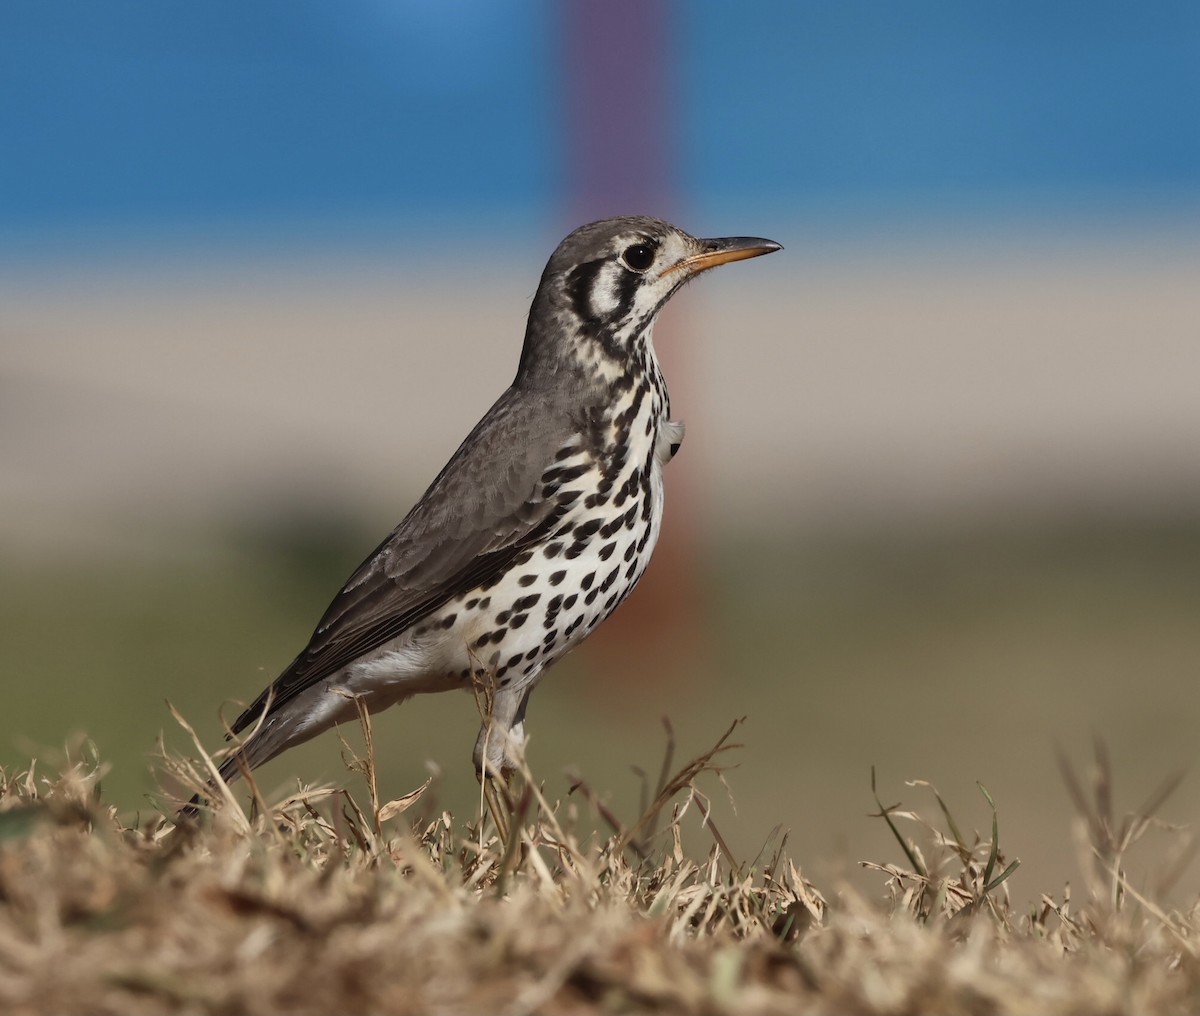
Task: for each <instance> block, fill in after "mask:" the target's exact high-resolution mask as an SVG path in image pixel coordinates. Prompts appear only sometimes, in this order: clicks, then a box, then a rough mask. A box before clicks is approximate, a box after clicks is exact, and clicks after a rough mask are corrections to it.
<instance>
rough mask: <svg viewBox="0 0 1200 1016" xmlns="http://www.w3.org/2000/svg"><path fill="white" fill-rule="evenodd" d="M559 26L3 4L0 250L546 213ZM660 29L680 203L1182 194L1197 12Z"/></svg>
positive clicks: (947, 205) (545, 12) (926, 10)
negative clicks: (191, 230) (164, 233)
mask: <svg viewBox="0 0 1200 1016" xmlns="http://www.w3.org/2000/svg"><path fill="white" fill-rule="evenodd" d="M562 10H563V8H560V7H558V6H556V5H554V4H552V3H549V2H539V0H521V2H514V3H506V4H493V3H485V2H478V0H475V2H456V3H452V4H451V3H448V4H438V5H433V4H426V3H416V2H411V3H410V2H382V0H376V2H369V3H358V4H346V5H334V4H328V3H315V2H288V3H255V4H241V3H234V2H212V3H206V4H203V5H174V4H172V5H165V4H158V3H105V4H92V3H81V2H73V3H71V2H68V3H55V4H47V3H21V4H18V3H9V4H6V5H4V6H3V8H2V9H0V140H2V144H3V156H2V157H0V244H3V243H6V242H7V243H10V244H11V243H13V242H23V241H26V240H28V238H29V234H30V233H31V232H32V233H38V232H40V231H45V230H54V231H62V230H64V229H65V230H68V231H70V232H73V233H78V231H79V230H81V229H83V230H85V231H86V230H92V229H96V228H99V230H100V231H101V232H103V231H104V230H112V229H119V230H126V231H128V230H131V229H132V230H134V231H136V230H139V229H146V228H150V229H153V228H156V227H162V226H169V227H183V228H185V229H186V228H188V227H191V226H193V225H201V224H202V225H204V226H205V227H206V228H212V227H213V225H214V224H216V225H218V226H219V225H221V224H223V223H224V224H233V223H241V224H243V226H244V224H245V223H247V222H251V223H253V222H259V223H272V222H273V223H279V222H281V221H288V222H292V223H297V224H304V223H317V222H321V221H330V220H339V219H340V220H352V219H356V218H358V219H363V218H366V217H381V216H382V217H384V218H395V217H399V218H405V217H407V218H412V219H428V220H438V219H440V218H445V217H454V218H457V219H483V220H487V219H488V217H489V216H491V217H496V218H497V219H499V218H503V217H513V216H518V217H519V216H526V215H533V216H543V217H551V216H555V215H556V214H557V213H558V212H559V210H561V208H562V206H563V205H564V204H565V203H566V202H567V200H568V193H569V187H568V186H567V184H566V181H565V178H564V177H565V174H566V173H567V172H568V170H567V168H566V167H567V160H566V159H565V158H564V148H565V141H564V139H565V138H566V137H567V136H568V133H569V131H570V130H571V124H569V123H568V120H569V118H570V117H571V116H572V115H573V114H572V113H571V112H570V111H569V109H568V108H567V106H566V104H565V103H564V101H563V99H562V94H563V91H562V87H561V82H562V80H563V76H564V74H565V73H566V71H567V69H568V68H567V62H568V61H567V58H565V57H564V55H563V45H562V38H561V34H562V33H561V30H562V17H561V14H562ZM668 17H669V22H668V23H669V31H668V44H667V47H666V48H667V51H666V52H664V53H662V60H663V70H664V74H665V78H666V82H667V85H666V87H667V91H668V99H669V103H670V106H671V108H672V116H671V129H672V130H673V131H674V136H673V137H672V138H671V139H670V140H671V143H672V146H673V152H674V158H675V162H674V166H673V168H672V175H673V178H674V184H675V189H676V191H677V193H678V194H679V196H680V199H681V201H682V202H684V203H686V204H687V205H688V206H689V207H697V206H698V207H701V208H707V207H709V206H723V205H729V204H733V203H742V204H744V203H746V202H748V201H751V200H754V201H761V202H768V201H769V202H771V203H773V205H774V206H775V207H776V208H778V207H779V206H781V205H786V207H787V208H790V209H792V210H794V211H795V212H797V213H798V214H806V213H816V212H823V211H828V210H833V211H835V212H837V213H838V214H846V215H856V214H864V213H865V214H868V215H870V214H879V213H884V214H889V213H900V214H909V213H916V214H918V215H920V214H923V213H926V212H937V211H939V210H943V209H950V210H955V209H961V208H963V207H970V208H976V209H979V210H982V211H985V212H986V211H988V210H993V209H998V210H1005V209H1009V208H1011V207H1013V206H1014V205H1018V206H1019V205H1021V204H1028V205H1030V206H1031V207H1036V208H1039V209H1042V210H1045V209H1047V208H1050V209H1051V210H1052V209H1053V208H1054V207H1055V206H1058V205H1061V206H1062V207H1063V208H1070V209H1078V208H1079V207H1081V206H1082V207H1084V208H1085V209H1087V208H1092V207H1099V208H1102V209H1108V208H1112V207H1114V206H1136V207H1146V206H1154V205H1159V204H1177V203H1178V202H1179V201H1180V200H1181V199H1184V200H1188V201H1190V200H1192V199H1193V198H1194V197H1195V195H1196V193H1197V188H1198V185H1200V129H1198V128H1197V124H1198V123H1200V102H1198V99H1200V6H1198V5H1196V4H1195V3H1191V2H1186V0H1178V2H1165V3H1157V4H1153V5H1135V4H1125V3H1110V2H1101V3H1087V4H1084V3H1050V4H1047V3H1009V4H1004V5H977V4H959V3H946V2H942V3H923V4H918V5H913V4H903V5H897V4H888V3H872V2H863V0H852V2H840V3H837V4H813V3H759V4H749V5H737V6H733V5H729V4H723V3H716V2H702V3H694V4H687V5H683V4H676V5H674V6H672V7H670V8H669V14H668ZM629 166H630V172H632V173H636V167H637V152H636V151H631V152H630V153H629ZM4 238H7V240H6V239H4Z"/></svg>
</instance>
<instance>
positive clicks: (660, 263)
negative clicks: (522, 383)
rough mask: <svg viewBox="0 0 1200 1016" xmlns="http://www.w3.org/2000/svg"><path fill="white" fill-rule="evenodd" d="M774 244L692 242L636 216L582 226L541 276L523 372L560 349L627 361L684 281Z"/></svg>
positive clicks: (745, 239)
mask: <svg viewBox="0 0 1200 1016" xmlns="http://www.w3.org/2000/svg"><path fill="white" fill-rule="evenodd" d="M779 249H780V245H779V244H777V243H775V242H774V241H773V240H764V239H762V238H761V237H755V236H733V237H720V238H717V239H707V240H703V239H697V238H696V237H694V236H690V235H689V234H687V233H685V232H684V231H683V230H682V229H679V228H678V227H676V226H672V225H671V224H670V223H669V222H663V221H662V220H661V219H654V218H650V217H649V216H641V215H631V216H623V217H621V218H615V219H601V220H600V221H598V222H590V223H588V224H587V225H586V226H580V227H579V229H577V230H575V231H574V232H573V233H571V234H570V235H569V236H568V237H567V238H566V239H565V240H563V242H562V243H560V244H559V245H558V249H557V250H555V252H554V253H553V254H552V255H551V256H550V260H549V262H548V263H547V264H546V270H545V272H543V273H542V281H541V284H540V285H539V286H538V292H537V295H536V296H535V297H534V300H533V306H532V308H531V309H530V313H529V327H528V329H527V332H526V336H525V350H524V352H523V353H522V357H521V367H522V371H521V373H525V372H526V371H527V370H528V371H531V372H536V371H537V369H538V368H539V367H549V368H550V369H551V370H554V369H555V365H556V364H558V363H559V362H561V359H562V357H563V355H564V354H573V353H583V354H584V355H585V357H586V358H587V359H592V358H594V357H601V358H607V359H610V360H616V361H621V360H627V359H628V358H629V357H630V356H632V355H634V354H635V353H636V352H638V351H639V350H638V346H639V345H640V344H646V343H648V342H649V337H650V329H651V326H652V325H653V323H654V318H655V316H656V315H657V314H658V312H659V310H660V309H661V308H662V306H663V304H664V303H666V302H667V300H669V299H670V298H671V295H672V294H673V293H674V292H675V291H676V290H677V289H679V287H680V286H682V285H683V284H684V283H685V282H687V281H688V280H690V279H693V278H695V277H696V276H697V275H699V274H700V273H701V272H703V271H705V270H707V269H709V268H715V267H716V266H717V265H722V264H726V263H727V262H730V261H741V260H743V259H745V258H753V257H758V256H759V255H761V254H770V253H771V252H772V251H777V250H779ZM564 343H568V344H569V346H568V347H566V348H564ZM581 347H582V348H581ZM519 376H520V373H519V374H518V377H519Z"/></svg>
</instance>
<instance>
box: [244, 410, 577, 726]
mask: <svg viewBox="0 0 1200 1016" xmlns="http://www.w3.org/2000/svg"><path fill="white" fill-rule="evenodd" d="M574 433H575V429H574V427H573V425H572V422H571V414H570V412H569V410H568V409H566V408H564V409H561V410H560V411H558V412H555V411H554V408H553V407H551V406H548V405H547V404H546V403H545V401H544V400H540V399H539V398H537V397H535V396H531V395H529V394H525V393H521V392H518V391H517V390H515V389H512V388H510V389H508V391H506V392H505V393H504V395H502V396H501V397H500V399H499V400H498V401H497V402H496V404H495V405H494V406H492V408H491V409H490V410H489V411H488V413H487V415H486V416H484V418H483V419H482V420H481V421H480V422H479V424H478V425H477V426H476V427H475V429H474V430H473V431H472V432H471V434H470V436H468V437H467V439H466V440H465V441H464V442H463V443H462V445H460V446H459V449H458V451H457V452H455V453H454V455H453V457H452V458H451V459H450V461H449V462H448V463H447V464H446V467H445V468H444V469H443V470H442V471H441V473H440V474H438V477H437V479H435V480H434V481H433V483H432V484H431V485H430V487H429V489H428V490H427V491H426V492H425V494H424V495H423V496H422V497H421V499H420V501H418V502H417V504H416V505H415V506H414V507H413V509H412V511H410V512H409V513H408V515H407V516H406V517H405V519H404V521H403V522H401V523H400V524H399V525H398V526H397V527H396V528H395V529H394V530H393V531H392V532H391V534H390V535H389V536H388V537H387V539H386V540H384V541H383V543H381V544H380V545H379V547H378V548H376V550H375V552H374V553H373V554H371V556H370V557H368V558H367V559H366V561H364V562H363V563H362V564H361V565H360V566H359V568H358V570H357V571H356V572H355V573H354V574H353V575H352V576H351V577H350V579H349V581H347V583H346V584H345V585H344V586H343V587H342V589H341V591H340V592H339V593H338V594H337V596H336V597H335V598H334V600H333V602H332V603H331V604H330V605H329V609H328V610H326V611H325V615H324V616H323V617H322V618H321V621H320V623H319V624H318V625H317V628H316V630H315V631H314V632H313V634H312V638H311V639H310V640H309V643H308V645H307V646H306V647H305V648H304V650H303V652H301V653H300V655H299V656H297V657H296V658H295V659H294V660H293V661H292V662H291V663H290V664H289V665H288V667H287V669H285V670H284V672H283V673H282V674H280V675H279V677H277V678H276V679H275V681H274V682H273V683H272V684H271V685H270V686H269V687H268V688H266V689H264V691H263V692H262V694H261V695H259V696H258V698H257V699H256V700H255V701H254V703H253V704H252V705H251V706H250V707H249V708H248V709H247V710H246V711H245V712H243V713H242V715H241V716H239V717H238V719H237V720H236V722H235V723H234V724H233V728H232V729H233V732H234V733H238V732H240V731H242V730H244V729H245V728H246V727H248V726H250V725H251V724H253V723H254V722H255V721H256V720H258V718H259V716H260V715H261V714H262V712H263V710H264V709H265V708H266V706H267V702H268V701H269V702H270V711H271V712H272V713H273V712H275V710H276V709H278V708H279V707H280V706H282V705H283V704H284V703H286V702H288V701H289V700H290V699H292V698H294V697H295V696H296V695H298V694H299V693H300V692H302V691H303V690H304V689H306V688H309V687H311V686H312V685H314V684H316V683H317V682H318V681H320V680H322V679H323V678H325V677H328V676H329V675H330V674H334V673H336V672H337V671H339V670H341V669H342V668H343V667H345V666H346V665H347V664H349V663H352V662H353V661H354V660H356V659H358V657H360V656H362V655H363V654H364V653H369V652H371V651H372V650H373V649H378V648H379V647H380V646H382V645H384V644H385V643H387V642H388V641H390V640H391V639H393V638H395V637H396V636H397V635H399V634H400V633H401V632H403V631H404V630H405V629H407V628H409V627H411V626H412V625H414V624H417V623H418V622H419V621H421V619H422V618H424V617H426V616H428V615H429V614H431V613H433V612H434V611H436V610H437V609H438V608H439V607H441V606H442V605H444V604H445V603H447V602H449V601H450V600H452V599H453V598H454V597H455V596H457V595H458V594H459V593H462V592H466V591H467V590H469V589H472V588H474V587H475V586H478V585H480V584H483V583H486V582H488V581H489V580H491V579H493V578H495V577H497V576H499V575H500V574H501V573H502V572H503V571H504V570H505V569H506V568H507V567H508V566H509V565H510V564H511V563H512V561H513V559H514V558H516V557H517V556H518V555H519V554H520V553H521V552H522V551H523V550H525V549H526V548H528V547H530V546H532V545H534V544H536V543H537V542H539V541H540V540H541V539H543V537H544V536H546V535H549V533H551V532H553V531H554V529H555V528H556V527H557V526H558V524H559V522H560V521H561V519H562V517H563V515H564V514H565V513H566V511H567V510H568V508H569V507H570V506H571V504H572V503H573V502H574V501H575V500H576V498H577V497H578V494H577V493H576V492H567V491H560V490H559V489H558V488H559V483H558V482H554V481H551V482H547V483H545V484H543V482H542V477H543V474H544V473H545V472H546V470H547V469H549V468H551V467H553V465H554V462H555V461H556V456H557V454H558V452H559V451H560V450H561V449H563V448H565V447H567V446H569V445H570V443H571V438H572V436H573V434H574Z"/></svg>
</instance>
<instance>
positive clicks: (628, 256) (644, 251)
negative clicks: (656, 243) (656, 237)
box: [621, 243, 654, 272]
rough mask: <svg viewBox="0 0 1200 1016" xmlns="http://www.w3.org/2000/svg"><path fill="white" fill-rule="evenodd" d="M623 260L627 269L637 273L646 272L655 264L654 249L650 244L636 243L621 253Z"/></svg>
mask: <svg viewBox="0 0 1200 1016" xmlns="http://www.w3.org/2000/svg"><path fill="white" fill-rule="evenodd" d="M621 260H622V261H624V262H625V265H626V267H627V268H630V269H631V270H633V271H635V272H644V271H645V270H646V269H647V268H649V267H650V266H651V265H652V264H654V248H653V247H651V246H650V245H649V244H648V243H635V244H633V245H631V246H629V247H626V248H625V249H624V250H623V251H622V252H621Z"/></svg>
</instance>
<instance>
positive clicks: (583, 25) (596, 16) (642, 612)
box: [558, 0, 706, 686]
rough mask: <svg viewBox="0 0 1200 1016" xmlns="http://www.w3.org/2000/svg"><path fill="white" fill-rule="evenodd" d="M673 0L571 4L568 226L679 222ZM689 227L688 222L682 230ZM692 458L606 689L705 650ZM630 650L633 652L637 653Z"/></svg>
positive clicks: (670, 342)
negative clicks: (642, 218)
mask: <svg viewBox="0 0 1200 1016" xmlns="http://www.w3.org/2000/svg"><path fill="white" fill-rule="evenodd" d="M672 7H673V5H672V4H670V3H668V2H667V0H607V2H603V3H600V2H594V3H593V2H590V0H565V2H564V3H563V4H562V5H561V6H560V7H559V8H558V11H559V17H560V18H561V19H562V21H561V24H562V28H563V40H564V46H563V54H564V65H563V80H564V86H565V98H566V102H565V104H564V105H565V110H564V112H565V116H566V118H567V123H566V143H567V160H566V171H567V179H568V193H569V208H570V212H571V220H572V221H571V223H570V224H569V228H570V227H573V226H576V225H579V224H580V223H583V222H587V221H589V220H591V219H598V218H604V217H607V216H610V215H632V214H648V215H655V216H658V217H659V218H665V219H672V218H673V217H674V216H675V215H676V214H677V211H678V202H677V200H676V198H675V196H674V195H675V191H674V187H673V183H674V181H675V176H676V174H675V168H676V165H675V163H676V151H677V149H676V144H675V134H676V119H675V116H674V115H673V103H672V90H673V70H674V67H673V64H672V58H673V55H674V54H673V53H672V42H673V41H674V36H673V34H672V30H671V29H672V25H671V17H670V15H671V13H672ZM679 225H681V226H683V227H684V228H685V229H686V228H687V225H686V224H685V223H682V222H681V223H679ZM684 302H685V301H678V302H677V303H676V304H672V305H671V306H670V307H669V308H667V311H666V312H665V313H664V315H663V319H660V321H659V323H658V324H657V326H656V328H655V342H654V345H655V349H656V350H657V352H658V355H659V358H660V360H661V362H662V364H663V371H664V374H665V375H666V378H667V382H668V384H669V386H670V390H671V399H672V406H673V410H674V414H675V415H676V417H679V416H681V415H682V413H683V411H684V410H685V409H686V408H688V407H689V405H690V403H691V402H692V400H691V398H690V394H691V391H692V389H693V387H694V386H693V385H692V384H691V379H690V378H689V376H688V371H687V363H688V357H687V355H686V351H685V350H684V349H682V348H680V347H681V345H682V344H683V342H685V341H686V334H684V330H683V329H682V328H681V327H680V325H681V313H680V311H681V309H682V308H681V306H680V305H681V304H683V303H684ZM691 459H692V456H691V455H690V454H689V449H688V447H687V444H686V443H685V445H684V448H683V450H682V451H681V453H680V454H679V455H678V456H677V457H676V458H675V460H674V461H673V462H672V463H671V464H670V466H669V467H668V469H667V475H666V486H667V499H666V500H667V504H666V514H665V518H664V520H663V529H662V537H661V539H660V540H659V543H658V547H657V549H656V550H655V554H654V560H653V562H652V564H651V566H650V568H649V569H648V571H647V572H646V575H645V577H644V578H643V579H642V581H641V583H640V584H639V586H638V588H637V590H636V591H635V592H634V594H633V595H632V597H631V598H630V600H629V602H627V603H626V604H625V606H624V607H623V608H622V609H621V610H619V611H617V613H616V614H615V615H614V616H613V618H612V619H611V620H610V621H609V622H608V623H607V624H605V625H603V626H601V628H600V629H599V631H598V633H597V635H595V636H593V638H592V639H591V640H589V643H588V645H589V654H590V655H591V656H592V657H593V658H598V659H599V660H600V661H601V663H600V665H601V666H602V667H603V668H604V670H605V674H606V677H605V680H606V682H608V681H612V680H620V679H622V678H624V679H625V680H626V681H627V683H628V684H629V685H630V686H633V685H635V684H638V683H641V682H645V681H646V680H647V678H651V677H653V678H654V679H656V680H661V679H666V678H669V677H670V676H671V675H673V674H678V675H682V674H683V673H684V672H685V671H687V670H689V669H692V666H693V663H694V662H695V661H696V660H697V659H699V658H700V656H701V654H702V649H701V647H700V646H699V644H698V633H699V632H700V631H701V630H704V629H705V628H706V626H702V625H700V624H699V623H698V621H699V618H700V616H701V608H702V598H701V595H700V588H699V585H698V577H699V576H698V570H697V569H696V567H695V561H696V544H697V539H696V526H695V522H694V515H693V513H692V512H691V511H690V510H689V503H690V501H691V499H690V497H689V493H690V490H691V488H692V487H693V484H692V483H691V479H692V469H691V468H690V467H689V465H688V462H689V460H691ZM631 650H632V653H631Z"/></svg>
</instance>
